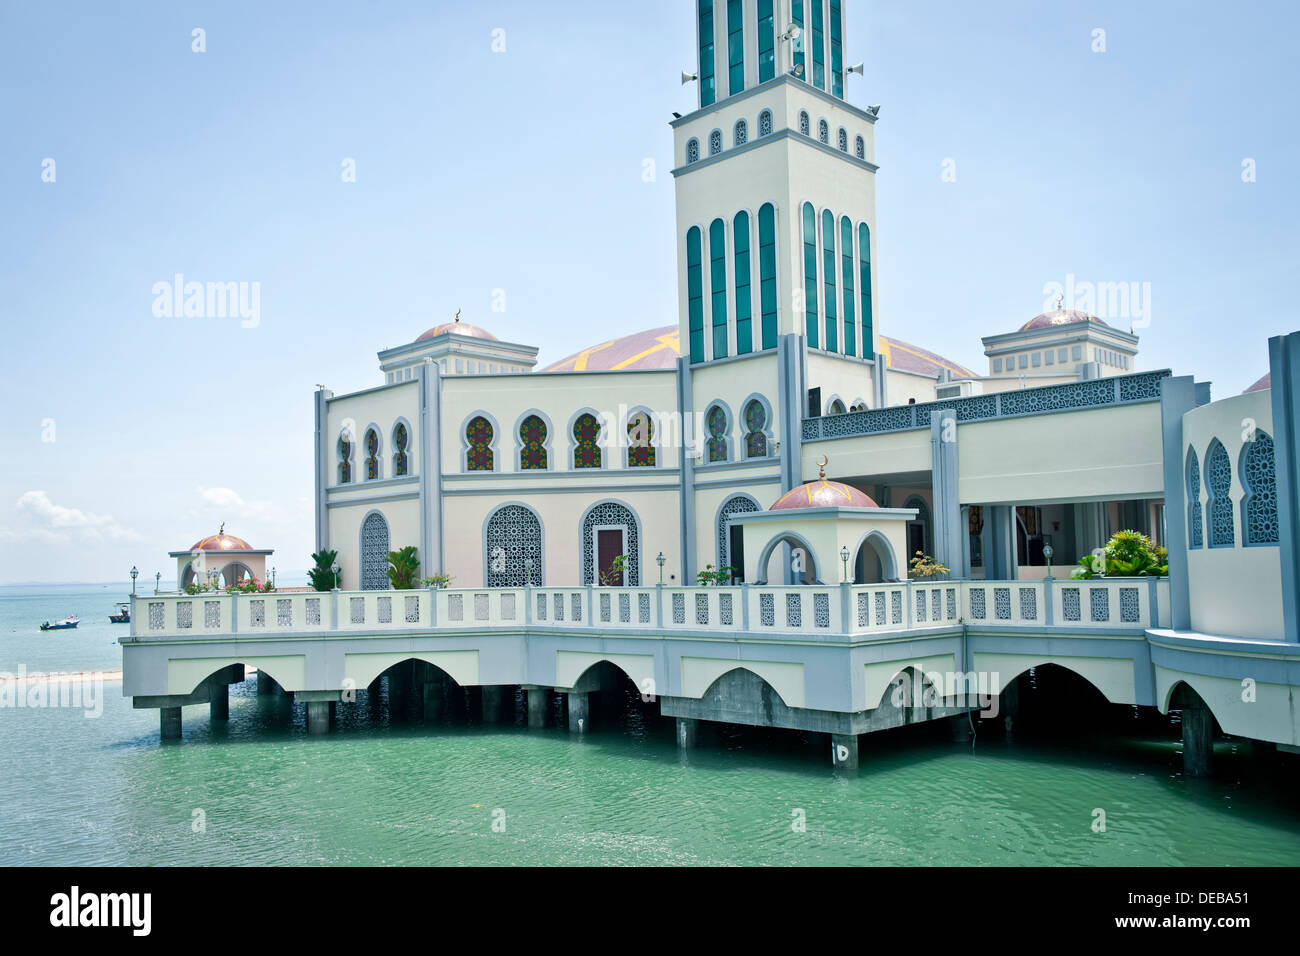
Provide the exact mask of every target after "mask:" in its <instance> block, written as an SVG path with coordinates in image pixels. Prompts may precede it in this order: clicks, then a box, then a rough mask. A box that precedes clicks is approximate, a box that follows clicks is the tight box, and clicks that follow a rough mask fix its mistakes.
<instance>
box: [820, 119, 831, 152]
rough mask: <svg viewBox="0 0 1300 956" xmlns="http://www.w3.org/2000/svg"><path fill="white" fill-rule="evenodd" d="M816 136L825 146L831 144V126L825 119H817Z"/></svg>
mask: <svg viewBox="0 0 1300 956" xmlns="http://www.w3.org/2000/svg"><path fill="white" fill-rule="evenodd" d="M817 138H818V139H819V140H821V141H822V142H823V143H825V144H826V145H827V146H829V145H830V144H831V126H830V124H829V123H827V122H826V121H825V120H818V121H817Z"/></svg>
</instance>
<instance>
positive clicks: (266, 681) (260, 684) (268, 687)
mask: <svg viewBox="0 0 1300 956" xmlns="http://www.w3.org/2000/svg"><path fill="white" fill-rule="evenodd" d="M274 693H275V679H274V678H273V677H271V675H270V674H268V673H267V672H266V671H258V672H257V696H258V697H265V696H267V695H268V694H274Z"/></svg>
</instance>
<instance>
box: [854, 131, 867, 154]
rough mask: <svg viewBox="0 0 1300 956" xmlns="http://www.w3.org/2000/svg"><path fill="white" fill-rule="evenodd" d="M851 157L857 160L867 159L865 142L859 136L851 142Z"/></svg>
mask: <svg viewBox="0 0 1300 956" xmlns="http://www.w3.org/2000/svg"><path fill="white" fill-rule="evenodd" d="M853 155H854V156H856V157H858V159H866V158H867V141H866V140H865V139H863V138H862V137H861V136H859V137H857V138H856V139H854V140H853Z"/></svg>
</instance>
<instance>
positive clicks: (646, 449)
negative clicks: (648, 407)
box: [627, 411, 655, 468]
mask: <svg viewBox="0 0 1300 956" xmlns="http://www.w3.org/2000/svg"><path fill="white" fill-rule="evenodd" d="M654 433H655V425H654V421H653V419H651V418H650V415H649V413H648V412H642V411H638V412H633V413H632V414H631V415H629V416H628V419H627V466H628V467H629V468H653V467H654V466H655V446H654Z"/></svg>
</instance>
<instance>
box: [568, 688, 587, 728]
mask: <svg viewBox="0 0 1300 956" xmlns="http://www.w3.org/2000/svg"><path fill="white" fill-rule="evenodd" d="M564 696H565V697H567V698H568V701H567V703H568V711H569V733H571V734H580V733H582V732H583V731H584V730H587V729H588V728H589V727H591V716H590V711H589V710H588V707H587V695H586V693H575V692H573V691H570V692H569V693H567V694H565V695H564Z"/></svg>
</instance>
